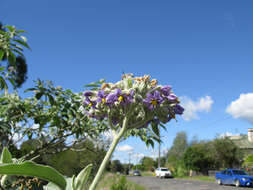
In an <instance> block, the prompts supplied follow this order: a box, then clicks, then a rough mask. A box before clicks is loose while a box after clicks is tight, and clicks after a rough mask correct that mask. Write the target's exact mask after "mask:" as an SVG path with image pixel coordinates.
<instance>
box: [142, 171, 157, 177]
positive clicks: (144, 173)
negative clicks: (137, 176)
mask: <svg viewBox="0 0 253 190" xmlns="http://www.w3.org/2000/svg"><path fill="white" fill-rule="evenodd" d="M141 175H142V176H155V173H154V172H150V171H143V172H141Z"/></svg>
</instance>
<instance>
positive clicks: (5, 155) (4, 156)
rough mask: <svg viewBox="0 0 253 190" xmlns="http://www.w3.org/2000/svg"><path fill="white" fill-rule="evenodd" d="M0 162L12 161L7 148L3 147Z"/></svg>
mask: <svg viewBox="0 0 253 190" xmlns="http://www.w3.org/2000/svg"><path fill="white" fill-rule="evenodd" d="M0 163H1V164H8V163H12V156H11V153H10V152H9V150H8V148H6V147H4V149H3V152H2V155H1V159H0Z"/></svg>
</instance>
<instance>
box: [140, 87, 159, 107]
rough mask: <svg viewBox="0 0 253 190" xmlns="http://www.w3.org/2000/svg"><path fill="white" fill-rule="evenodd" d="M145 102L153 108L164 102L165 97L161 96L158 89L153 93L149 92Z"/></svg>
mask: <svg viewBox="0 0 253 190" xmlns="http://www.w3.org/2000/svg"><path fill="white" fill-rule="evenodd" d="M143 102H144V104H146V106H147V107H148V109H150V110H153V109H155V108H156V107H157V106H159V104H161V103H162V102H163V98H162V97H161V95H160V92H159V91H157V90H156V91H154V93H153V94H150V93H148V94H147V98H146V99H144V100H143Z"/></svg>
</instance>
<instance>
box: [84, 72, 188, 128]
mask: <svg viewBox="0 0 253 190" xmlns="http://www.w3.org/2000/svg"><path fill="white" fill-rule="evenodd" d="M122 81H123V82H121V81H119V82H117V83H115V84H111V83H107V84H105V83H104V84H103V85H102V86H101V89H100V90H98V91H86V92H84V97H85V100H84V105H85V106H86V114H87V115H88V116H89V117H91V118H95V119H98V120H101V119H104V118H108V119H109V122H110V123H112V124H113V125H120V124H122V121H123V119H124V117H125V116H126V115H129V114H130V115H129V116H130V117H129V123H130V124H131V125H132V126H134V127H135V128H143V127H147V126H148V125H149V124H150V123H156V124H157V123H160V122H162V123H167V122H169V121H170V120H171V119H172V118H175V115H176V114H179V115H181V114H183V112H184V108H183V107H181V106H180V105H179V100H178V98H177V96H176V95H175V94H173V92H172V90H171V87H170V86H168V85H167V86H158V85H157V80H155V79H153V80H150V77H145V76H144V77H137V78H131V76H130V78H129V77H126V78H123V79H122ZM126 89H127V90H126ZM133 103H134V106H129V105H133ZM143 106H144V107H146V109H143ZM137 125H142V126H137Z"/></svg>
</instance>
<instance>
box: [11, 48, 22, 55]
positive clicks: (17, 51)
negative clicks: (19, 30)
mask: <svg viewBox="0 0 253 190" xmlns="http://www.w3.org/2000/svg"><path fill="white" fill-rule="evenodd" d="M12 50H13V51H15V52H16V53H17V54H19V55H21V56H23V57H24V54H23V53H22V52H21V51H19V50H17V49H14V48H12Z"/></svg>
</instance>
